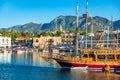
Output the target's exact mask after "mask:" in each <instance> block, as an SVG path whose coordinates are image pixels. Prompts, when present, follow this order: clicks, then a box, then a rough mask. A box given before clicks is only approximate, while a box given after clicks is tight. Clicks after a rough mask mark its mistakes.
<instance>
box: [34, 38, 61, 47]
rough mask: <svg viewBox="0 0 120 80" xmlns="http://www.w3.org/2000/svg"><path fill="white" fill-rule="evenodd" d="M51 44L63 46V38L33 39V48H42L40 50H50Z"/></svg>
mask: <svg viewBox="0 0 120 80" xmlns="http://www.w3.org/2000/svg"><path fill="white" fill-rule="evenodd" d="M49 44H51V45H60V44H61V37H51V36H46V37H43V36H41V37H40V38H33V46H34V47H35V46H36V47H40V48H48V47H49Z"/></svg>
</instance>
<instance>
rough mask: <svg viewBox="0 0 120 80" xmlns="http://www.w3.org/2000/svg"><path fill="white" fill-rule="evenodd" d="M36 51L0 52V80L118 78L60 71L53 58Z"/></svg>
mask: <svg viewBox="0 0 120 80" xmlns="http://www.w3.org/2000/svg"><path fill="white" fill-rule="evenodd" d="M39 56H40V54H38V53H23V52H20V53H11V52H9V53H8V52H4V53H0V80H120V75H117V74H113V73H111V74H104V73H100V72H99V73H98V72H83V71H60V70H59V68H58V67H59V65H58V64H57V63H56V62H55V61H54V60H48V59H43V58H40V57H39Z"/></svg>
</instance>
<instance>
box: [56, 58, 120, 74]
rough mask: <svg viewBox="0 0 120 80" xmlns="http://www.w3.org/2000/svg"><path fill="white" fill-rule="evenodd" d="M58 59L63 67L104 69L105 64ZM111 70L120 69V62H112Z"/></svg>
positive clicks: (91, 69)
mask: <svg viewBox="0 0 120 80" xmlns="http://www.w3.org/2000/svg"><path fill="white" fill-rule="evenodd" d="M56 61H57V62H58V63H59V65H60V66H61V67H88V68H87V69H88V70H89V71H104V67H105V64H91V63H90V64H88V63H87V64H82V63H72V62H67V61H62V60H57V59H56ZM109 66H110V70H111V72H113V71H116V70H120V64H119V65H118V64H114V65H113V64H110V65H109Z"/></svg>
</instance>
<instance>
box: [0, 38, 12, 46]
mask: <svg viewBox="0 0 120 80" xmlns="http://www.w3.org/2000/svg"><path fill="white" fill-rule="evenodd" d="M0 47H1V48H11V37H2V36H0Z"/></svg>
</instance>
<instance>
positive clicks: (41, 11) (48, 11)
mask: <svg viewBox="0 0 120 80" xmlns="http://www.w3.org/2000/svg"><path fill="white" fill-rule="evenodd" d="M88 1H89V16H91V15H92V16H101V17H106V18H107V19H110V18H111V16H113V17H114V20H118V19H120V6H119V5H120V1H119V0H88ZM78 2H79V6H80V12H79V15H80V16H81V15H82V14H83V13H85V6H86V3H85V2H86V0H78ZM75 10H76V0H0V28H7V27H11V26H14V25H19V24H26V23H29V22H35V23H47V22H50V21H52V20H53V19H54V18H56V17H58V16H60V15H64V16H66V15H73V16H75V15H76V12H75Z"/></svg>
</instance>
